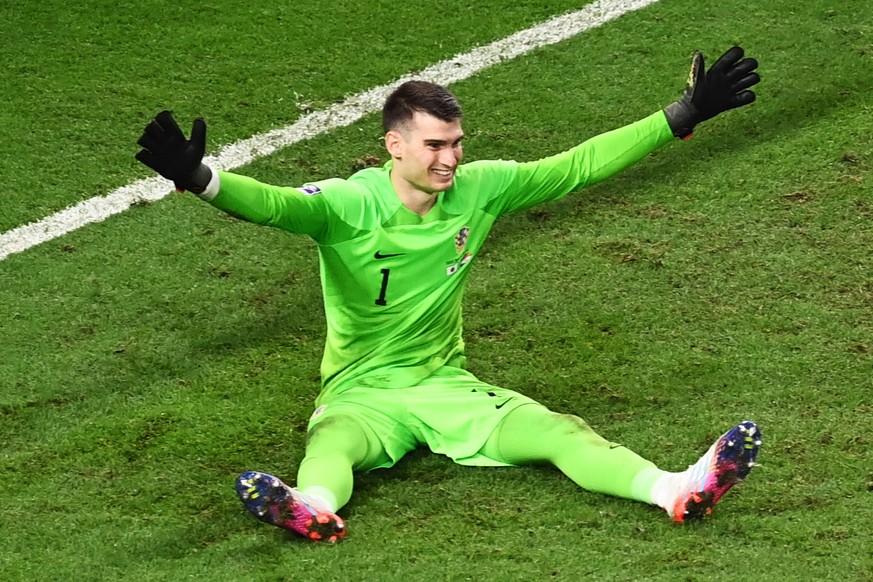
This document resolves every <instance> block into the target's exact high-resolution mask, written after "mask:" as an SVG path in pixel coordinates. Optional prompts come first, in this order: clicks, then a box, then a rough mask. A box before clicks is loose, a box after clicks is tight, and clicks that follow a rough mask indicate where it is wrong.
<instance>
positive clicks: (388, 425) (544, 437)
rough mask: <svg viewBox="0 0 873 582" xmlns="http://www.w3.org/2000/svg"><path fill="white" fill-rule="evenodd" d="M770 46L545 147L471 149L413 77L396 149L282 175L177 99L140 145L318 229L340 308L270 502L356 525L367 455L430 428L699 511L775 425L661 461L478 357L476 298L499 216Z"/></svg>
mask: <svg viewBox="0 0 873 582" xmlns="http://www.w3.org/2000/svg"><path fill="white" fill-rule="evenodd" d="M757 65H758V64H757V61H755V59H752V58H744V54H743V50H742V49H741V48H739V47H733V48H731V49H730V50H729V51H727V52H726V53H725V54H724V55H723V56H722V57H721V58H720V59H718V60H717V61H716V62H715V64H713V65H712V66H711V67H710V68H709V69H708V70H706V69H705V66H704V58H703V55H702V54H701V53H699V52H698V53H695V55H694V57H693V59H692V63H691V72H690V75H689V81H688V85H687V87H686V89H685V91H684V93H683V94H682V95H681V97H680V98H679V99H678V100H677V101H676V102H675V103H673V104H671V105H669V106H668V107H666V108H665V109H664V110H661V111H657V112H656V113H653V114H652V115H650V116H648V117H646V118H644V119H642V120H640V121H637V122H635V123H632V124H630V125H627V126H625V127H622V128H619V129H616V130H614V131H611V132H608V133H605V134H602V135H598V136H596V137H593V138H591V139H589V140H587V141H585V142H584V143H582V144H580V145H578V146H576V147H574V148H571V149H570V150H568V151H565V152H563V153H559V154H557V155H553V156H551V157H547V158H544V159H541V160H538V161H533V162H526V163H518V162H514V161H477V162H472V163H467V164H461V159H462V138H463V137H464V132H463V130H462V128H461V118H462V114H461V108H460V105H459V104H458V102H457V100H456V99H455V97H454V96H453V95H452V94H451V93H450V92H449V91H448V90H447V89H446V88H444V87H442V86H440V85H436V84H433V83H429V82H424V81H410V82H407V83H404V84H402V85H400V86H399V87H398V88H397V89H396V90H394V92H393V93H392V94H391V95H390V96H389V97H388V98H387V100H386V102H385V104H384V108H383V112H382V115H383V125H384V129H385V146H386V148H387V150H388V153H389V154H390V157H391V159H390V161H388V162H387V163H386V164H385V165H384V166H383V167H380V168H369V169H365V170H362V171H360V172H357V173H356V174H354V175H353V176H351V177H349V178H348V179H327V180H321V181H317V182H312V183H307V184H304V185H302V186H301V187H299V188H291V187H277V186H270V185H267V184H263V183H261V182H258V181H256V180H254V179H252V178H248V177H245V176H241V175H237V174H233V173H229V172H224V171H218V170H215V169H212V168H210V167H209V166H207V165H205V164H203V163H202V159H203V155H204V151H205V142H206V125H205V123H204V122H203V120H202V119H198V120H196V121H195V122H194V126H193V129H192V132H191V137H190V139H188V138H186V137H185V136H184V134H183V133H182V131H181V130H180V129H179V127H178V125H177V124H176V122H175V121H174V119H173V117H172V115H171V114H170V113H169V112H168V111H164V112H161V113H159V114H158V115H157V116H156V117H155V119H154V120H153V121H152V122H150V123H149V124H148V125H147V126H146V128H145V131H144V133H143V135H142V137H140V139H139V141H138V144H139V145H140V146H141V147H142V150H141V151H140V152H139V153H138V154H137V156H136V157H137V159H138V160H139V161H141V162H142V163H144V164H145V165H147V166H149V167H150V168H152V169H154V170H155V171H157V172H158V173H159V174H161V175H162V176H164V177H165V178H167V179H169V180H172V181H173V182H174V183H175V185H176V188H177V189H179V190H180V191H182V190H187V191H190V192H193V193H195V194H196V195H198V196H199V197H200V198H202V199H203V200H205V201H207V202H209V203H210V204H212V205H213V206H215V207H216V208H219V209H220V210H222V211H224V212H227V213H229V214H231V215H233V216H236V217H239V218H242V219H245V220H248V221H250V222H253V223H256V224H261V225H267V226H272V227H276V228H279V229H283V230H286V231H289V232H292V233H297V234H304V235H307V236H309V237H311V238H312V239H313V240H314V241H315V242H316V243H317V244H318V251H319V259H320V271H321V281H322V287H323V297H324V305H325V315H326V320H327V338H326V342H325V348H324V356H323V360H322V364H321V375H322V388H321V392H320V394H319V395H318V398H317V400H316V403H315V404H316V408H315V411H314V413H313V414H312V417H311V419H310V421H309V432H308V439H307V445H306V451H305V455H304V458H303V460H302V461H301V463H300V465H299V469H298V473H297V481H296V486H295V487H294V488H292V487H289V486H288V485H286V484H285V483H283V482H282V481H281V480H279V479H278V478H276V477H273V476H271V475H268V474H266V473H261V472H256V471H250V472H246V473H243V474H242V475H240V477H239V478H238V479H237V484H236V488H237V493H238V495H239V497H240V499H241V500H242V502H243V504H244V505H245V507H246V508H247V509H248V510H249V511H251V512H252V513H253V514H254V515H255V516H256V517H257V518H258V519H260V520H262V521H265V522H267V523H270V524H273V525H276V526H279V527H282V528H285V529H288V530H291V531H294V532H296V533H298V534H300V535H302V536H304V537H306V538H308V539H311V540H322V541H336V540H338V539H339V538H341V537H343V536H345V535H346V528H345V524H344V523H343V520H342V519H341V518H340V517H339V516H338V515H337V511H338V510H339V509H340V508H341V507H343V506H344V505H345V504H346V503H347V502H348V501H349V499H350V497H351V495H352V488H353V474H354V473H355V472H361V471H369V470H372V469H377V468H382V467H390V466H392V465H394V464H395V463H396V462H397V461H398V460H399V459H400V458H402V457H403V456H404V455H405V454H406V453H408V452H409V451H411V450H413V449H415V448H417V447H422V446H426V447H428V448H430V450H431V451H433V452H435V453H440V454H443V455H447V456H448V457H450V458H452V459H453V460H454V461H455V462H457V463H460V464H463V465H479V466H489V465H490V466H515V465H526V464H532V463H551V464H553V465H555V466H556V467H557V468H558V469H559V470H561V471H562V472H563V473H564V474H565V475H567V477H569V478H570V479H572V480H573V481H574V482H575V483H577V484H578V485H579V486H580V487H583V488H584V489H587V490H589V491H596V492H600V493H605V494H609V495H615V496H619V497H624V498H628V499H634V500H638V501H642V502H645V503H650V504H655V505H658V506H660V507H662V508H663V509H664V510H665V511H666V512H667V513H668V514H669V515H671V516H672V517H673V519H675V520H676V521H678V522H685V521H689V520H695V519H699V518H701V517H703V516H705V515H707V514H709V513H710V512H711V510H712V507H713V505H714V504H715V503H716V502H717V501H718V500H719V498H720V497H721V496H722V495H723V494H724V493H725V492H726V491H727V490H728V489H730V488H731V487H732V486H733V485H734V484H735V483H737V482H739V481H740V480H742V479H743V478H744V477H745V476H746V475H747V474H748V472H749V470H750V469H751V467H752V466H753V465H754V461H755V457H756V455H757V451H758V447H759V446H760V444H761V435H760V432H759V431H758V428H757V427H756V425H755V424H754V423H753V422H751V421H743V422H741V423H739V424H737V425H735V426H734V427H732V428H731V429H730V430H728V431H727V432H726V433H725V434H724V435H723V436H722V437H721V438H719V439H718V440H717V441H716V442H715V443H714V444H713V445H712V447H711V448H710V449H709V450H708V451H707V452H706V453H705V454H704V455H703V456H702V457H701V458H700V460H699V461H697V463H696V464H694V465H692V466H690V467H689V468H688V470H686V471H683V472H678V473H672V472H667V471H662V470H660V469H659V468H657V467H656V466H655V465H654V464H653V463H652V462H650V461H648V460H646V459H644V458H642V457H640V456H639V455H637V454H636V453H634V452H632V451H630V450H629V449H627V448H625V447H623V446H620V445H617V444H613V443H610V442H609V441H607V440H605V439H604V438H602V437H601V436H599V435H597V434H596V433H595V432H594V431H592V429H591V428H590V427H589V426H588V425H587V424H586V423H585V422H584V421H583V420H582V419H581V418H579V417H577V416H574V415H570V414H559V413H556V412H552V411H550V410H549V409H547V408H546V407H545V406H543V405H541V404H539V403H537V402H535V401H534V400H532V399H531V398H528V397H527V396H524V395H523V394H521V393H519V392H515V391H512V390H509V389H506V388H502V387H497V386H492V385H489V384H487V383H486V382H484V381H482V380H479V379H478V378H476V377H475V376H473V374H471V373H470V372H468V371H467V370H466V361H465V356H464V342H463V339H462V336H461V299H462V296H463V292H464V286H465V282H466V280H467V276H468V274H469V271H470V268H471V267H472V264H473V262H474V259H475V258H476V256H477V255H478V254H479V252H480V251H481V249H482V245H483V243H484V241H485V239H486V236H487V235H488V232H489V231H490V230H491V228H492V226H493V225H494V223H495V221H496V220H497V219H498V218H500V217H501V216H503V215H505V214H509V213H511V212H517V211H520V210H524V209H526V208H530V207H532V206H534V205H537V204H542V203H545V202H549V201H553V200H557V199H559V198H561V197H563V196H565V195H567V194H569V193H570V192H573V191H575V190H577V189H579V188H582V187H585V186H588V185H591V184H595V183H597V182H600V181H602V180H605V179H606V178H609V177H610V176H612V175H613V174H616V173H617V172H619V171H621V170H622V169H624V168H626V167H628V166H630V165H631V164H633V163H635V162H637V161H638V160H640V159H642V158H644V157H645V156H646V155H648V154H649V153H650V152H652V151H653V150H655V149H657V148H659V147H661V146H663V145H665V144H666V143H668V142H670V141H672V140H673V139H674V138H676V137H678V138H683V139H684V138H688V137H690V135H691V133H692V132H693V130H694V128H695V126H696V125H697V124H698V123H700V122H702V121H705V120H706V119H709V118H711V117H713V116H715V115H718V114H719V113H722V112H724V111H726V110H729V109H733V108H736V107H740V106H743V105H747V104H749V103H751V102H752V101H754V99H755V94H754V93H753V92H752V91H750V90H749V89H750V87H752V86H753V85H755V84H756V83H758V82H759V81H760V78H759V76H758V74H757V73H756V72H755V69H756V68H757Z"/></svg>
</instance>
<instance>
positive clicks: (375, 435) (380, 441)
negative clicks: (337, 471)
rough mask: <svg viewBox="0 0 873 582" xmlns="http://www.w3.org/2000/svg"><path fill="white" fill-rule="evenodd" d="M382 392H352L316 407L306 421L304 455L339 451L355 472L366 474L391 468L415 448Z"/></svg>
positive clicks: (389, 401) (410, 434)
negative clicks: (306, 440)
mask: <svg viewBox="0 0 873 582" xmlns="http://www.w3.org/2000/svg"><path fill="white" fill-rule="evenodd" d="M385 392H390V391H388V390H384V389H378V388H365V389H364V388H362V389H353V390H349V391H347V392H344V393H343V394H341V395H340V396H339V397H337V398H335V399H332V400H331V401H330V402H329V403H326V404H322V405H321V406H319V407H318V408H317V409H316V410H315V412H314V413H313V414H312V417H311V418H310V420H309V434H308V442H307V447H306V453H307V455H309V454H312V453H315V452H316V451H318V450H319V449H321V448H328V449H331V450H343V451H346V452H347V453H348V454H349V455H350V458H351V459H352V460H353V463H354V469H355V470H356V471H369V470H371V469H379V468H385V467H391V466H392V465H394V464H395V463H396V462H397V461H399V460H400V459H401V458H403V456H404V455H405V454H406V453H408V452H409V451H411V450H413V449H414V448H416V447H417V446H418V444H419V443H418V441H417V440H416V438H415V435H414V434H413V433H412V432H411V431H409V430H408V429H407V428H406V427H405V426H404V425H403V423H402V422H401V421H399V420H398V419H397V416H398V415H401V412H400V409H398V407H397V405H396V401H395V399H392V398H390V397H389V396H388V395H386V394H385ZM360 443H363V445H361V444H360Z"/></svg>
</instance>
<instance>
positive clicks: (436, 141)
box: [424, 135, 464, 145]
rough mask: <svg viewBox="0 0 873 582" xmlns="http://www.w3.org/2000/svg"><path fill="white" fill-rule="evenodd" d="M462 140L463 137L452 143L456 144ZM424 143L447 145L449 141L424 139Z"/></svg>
mask: <svg viewBox="0 0 873 582" xmlns="http://www.w3.org/2000/svg"><path fill="white" fill-rule="evenodd" d="M462 139H464V136H463V135H462V136H461V137H459V138H458V139H456V140H455V141H454V142H452V143H458V142H459V141H461V140H462ZM424 143H425V145H445V144H447V143H449V140H447V139H425V140H424Z"/></svg>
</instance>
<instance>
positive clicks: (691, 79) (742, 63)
mask: <svg viewBox="0 0 873 582" xmlns="http://www.w3.org/2000/svg"><path fill="white" fill-rule="evenodd" d="M743 54H744V52H743V49H741V48H740V47H738V46H735V47H733V48H731V49H729V50H728V51H727V52H726V53H724V54H723V55H722V56H721V58H719V59H718V60H717V61H716V62H715V64H714V65H712V66H711V67H710V68H709V70H708V71H705V72H704V64H703V53H701V52H700V51H695V53H694V56H693V57H692V59H691V71H690V72H689V73H688V85H687V86H686V88H685V92H684V93H683V94H682V97H681V98H680V99H679V100H678V101H676V102H675V103H672V104H670V105H668V106H667V107H666V108H665V109H664V114H665V115H666V116H667V123H669V124H670V129H671V130H673V135H675V136H676V137H679V138H682V139H688V138H689V137H691V134H692V133H693V132H694V126H696V125H697V124H698V123H700V122H701V121H706V120H707V119H710V118H712V117H715V116H716V115H718V114H719V113H721V112H723V111H727V110H728V109H734V108H736V107H741V106H743V105H748V104H749V103H751V102H752V101H754V100H755V94H754V93H753V92H752V91H749V90H748V89H749V87H751V86H753V85H755V84H757V83H758V82H760V80H761V77H760V76H758V73H756V72H755V69H756V68H757V67H758V61H756V60H755V59H752V58H748V59H744V58H743Z"/></svg>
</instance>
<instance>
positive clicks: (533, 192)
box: [207, 112, 673, 403]
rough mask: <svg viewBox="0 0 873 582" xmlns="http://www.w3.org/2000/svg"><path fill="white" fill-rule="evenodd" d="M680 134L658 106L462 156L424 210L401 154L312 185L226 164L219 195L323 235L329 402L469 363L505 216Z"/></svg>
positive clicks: (242, 212) (319, 239) (235, 210)
mask: <svg viewBox="0 0 873 582" xmlns="http://www.w3.org/2000/svg"><path fill="white" fill-rule="evenodd" d="M672 138H673V135H672V133H671V131H670V129H669V127H668V125H667V122H666V118H665V117H664V114H663V113H662V112H658V113H655V114H653V115H651V116H649V117H647V118H645V119H642V120H640V121H638V122H636V123H633V124H631V125H628V126H625V127H622V128H620V129H617V130H614V131H611V132H608V133H605V134H602V135H599V136H597V137H594V138H592V139H590V140H588V141H586V142H584V143H582V144H581V145H578V146H576V147H574V148H572V149H570V150H568V151H566V152H563V153H560V154H558V155H555V156H552V157H549V158H545V159H542V160H538V161H534V162H526V163H519V162H514V161H477V162H471V163H467V164H461V165H460V166H459V167H458V168H457V171H456V173H455V180H454V183H453V185H452V187H451V188H450V189H448V190H446V191H445V192H442V193H441V194H440V195H439V197H438V199H437V202H436V204H435V205H434V207H433V208H432V209H431V210H430V211H429V212H428V213H427V214H425V215H424V216H419V215H418V214H416V213H414V212H412V211H411V210H409V209H407V208H406V207H405V206H403V204H401V202H400V199H399V198H398V197H397V194H395V192H394V190H393V188H392V186H391V180H390V172H391V167H392V164H391V162H388V163H387V164H385V165H384V166H383V167H381V168H369V169H365V170H362V171H360V172H357V173H356V174H354V175H352V176H351V177H349V178H348V179H328V180H322V181H318V182H313V183H309V184H306V185H304V186H303V187H301V188H291V187H277V186H270V185H267V184H263V183H261V182H258V181H256V180H254V179H252V178H248V177H245V176H240V175H237V174H232V173H228V172H219V173H218V176H219V180H220V182H219V183H220V186H219V190H218V193H217V195H215V196H214V198H212V199H211V200H210V203H211V204H213V205H214V206H216V207H218V208H220V209H222V210H224V211H226V212H229V213H231V214H233V215H235V216H238V217H241V218H244V219H246V220H248V221H251V222H254V223H257V224H263V225H269V226H273V227H276V228H280V229H283V230H287V231H290V232H293V233H299V234H305V235H308V236H310V237H311V238H312V239H313V240H315V242H316V243H317V244H318V250H319V259H320V261H319V264H320V271H321V281H322V287H323V296H324V308H325V315H326V319H327V338H326V342H325V348H324V357H323V360H322V364H321V374H322V391H321V394H320V396H319V400H318V402H319V403H320V402H324V401H326V400H328V399H329V398H330V396H331V395H334V394H337V393H339V392H341V391H343V390H344V389H347V388H349V387H351V386H372V387H382V388H396V387H405V386H412V385H415V384H416V383H417V382H419V381H420V380H422V379H423V378H425V377H427V376H428V375H430V374H431V373H433V372H434V371H435V370H437V369H438V368H440V367H441V366H444V365H446V364H451V365H455V366H458V367H461V368H463V367H464V341H463V339H462V337H461V298H462V296H463V291H464V284H465V282H466V280H467V275H468V274H469V271H470V267H471V266H472V263H473V262H474V261H475V258H476V255H477V254H478V253H479V251H480V249H481V248H482V245H483V243H484V242H485V239H486V237H487V235H488V232H489V231H490V230H491V228H492V226H493V225H494V222H495V221H496V220H497V219H498V218H499V217H500V216H503V215H504V214H507V213H510V212H514V211H517V210H522V209H525V208H529V207H531V206H534V205H536V204H541V203H543V202H548V201H552V200H557V199H559V198H561V197H563V196H565V195H566V194H568V193H570V192H572V191H573V190H576V189H578V188H580V187H584V186H586V185H590V184H593V183H596V182H599V181H601V180H603V179H605V178H608V177H609V176H611V175H613V174H615V173H616V172H618V171H620V170H622V169H623V168H625V167H627V166H628V165H630V164H632V163H633V162H635V161H637V160H639V159H640V158H642V157H644V156H646V155H647V154H648V153H650V152H651V151H653V150H654V149H656V148H658V147H659V146H661V145H663V144H665V143H666V142H668V141H669V140H671V139H672ZM207 198H208V197H207Z"/></svg>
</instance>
